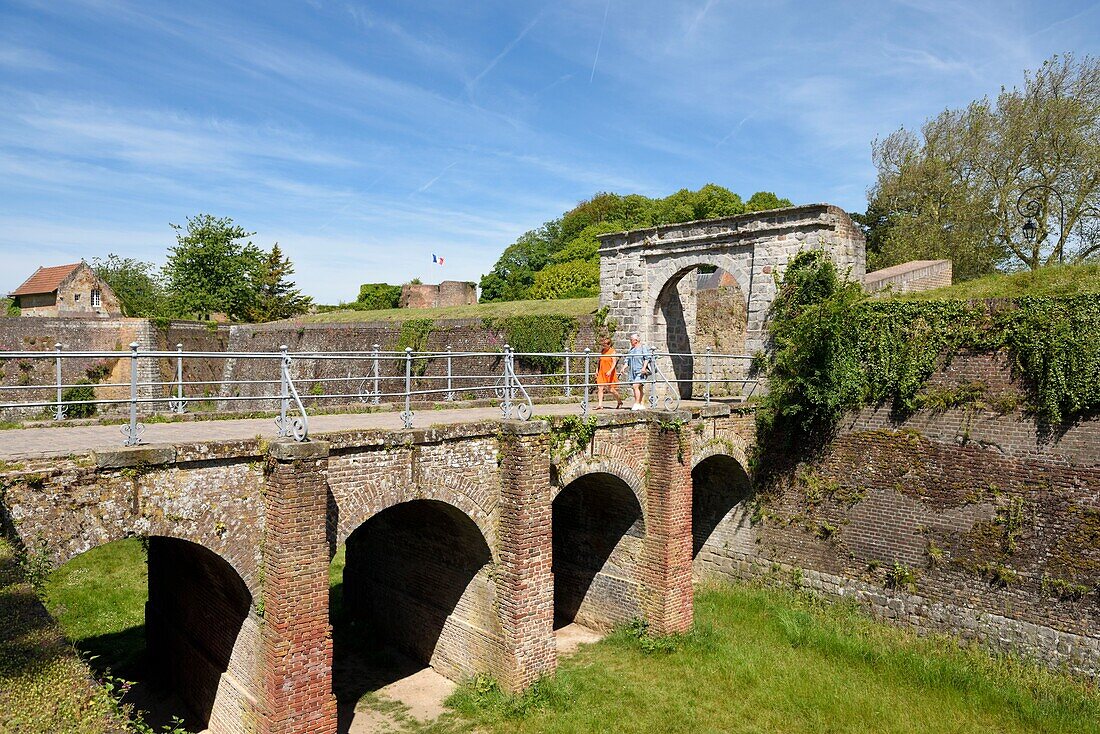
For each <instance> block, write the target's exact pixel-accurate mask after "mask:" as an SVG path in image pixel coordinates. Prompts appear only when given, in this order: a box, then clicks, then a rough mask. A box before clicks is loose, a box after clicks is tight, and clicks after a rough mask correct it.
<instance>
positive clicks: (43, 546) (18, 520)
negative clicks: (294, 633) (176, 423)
mask: <svg viewBox="0 0 1100 734" xmlns="http://www.w3.org/2000/svg"><path fill="white" fill-rule="evenodd" d="M204 471H205V468H204V467H200V468H196V469H192V470H190V480H189V479H188V478H187V476H186V475H185V474H184V473H182V472H179V471H175V470H170V469H162V468H158V469H155V470H151V471H148V472H144V473H137V474H124V473H121V472H119V473H111V472H101V471H96V470H95V469H92V468H78V469H76V471H75V472H73V471H72V470H69V469H67V467H56V466H55V467H51V468H49V469H47V470H44V471H37V472H33V473H25V472H24V473H20V474H13V475H9V476H7V477H6V478H5V479H4V481H5V482H7V483H8V485H9V491H8V494H7V497H6V498H5V502H6V507H3V508H0V525H5V526H8V527H9V529H10V530H11V531H13V532H14V534H15V535H16V536H17V537H18V538H19V541H20V542H21V543H22V544H23V545H24V546H25V547H26V548H28V549H29V550H30V551H32V552H39V553H45V555H47V556H48V557H49V559H50V561H51V563H52V564H53V565H54V566H55V567H56V566H60V565H62V564H64V563H67V562H68V561H70V560H72V559H73V558H75V557H76V556H78V555H80V554H82V553H85V552H87V551H90V550H92V549H93V548H96V547H99V546H102V545H107V544H108V543H113V542H116V541H119V540H125V539H127V538H133V537H144V536H149V537H154V536H155V537H163V538H171V539H175V540H183V541H187V542H189V543H193V544H195V545H198V546H200V547H202V548H204V549H206V550H208V551H211V552H212V553H214V554H215V555H217V556H219V557H220V558H222V559H223V560H225V561H226V563H227V564H228V565H229V566H230V567H231V568H232V569H233V570H234V571H235V572H236V573H237V575H238V576H239V577H240V578H241V579H242V580H243V581H244V583H245V585H246V586H247V588H248V591H249V593H251V594H252V596H253V597H254V598H258V595H259V589H260V582H259V567H258V563H259V557H258V553H259V551H258V548H259V547H260V534H261V533H262V530H263V515H264V513H263V507H262V502H261V500H260V493H259V492H258V491H256V487H255V485H254V484H253V482H255V481H256V480H257V478H259V479H260V480H261V481H262V475H261V474H260V472H259V470H256V471H252V470H251V469H250V468H249V467H248V465H246V464H240V465H237V466H236V467H234V468H233V469H231V470H230V471H229V472H227V471H226V470H225V468H224V467H222V468H220V469H219V472H220V473H215V474H210V475H205V476H204V474H203V473H204ZM216 476H221V477H226V476H228V477H229V480H228V481H229V482H230V484H231V486H225V485H216V484H214V483H213V480H214V478H215V477H216ZM195 487H200V488H201V491H199V490H195V489H194V488H195ZM58 502H63V503H64V507H63V512H61V513H60V514H59V513H58V507H57V503H58Z"/></svg>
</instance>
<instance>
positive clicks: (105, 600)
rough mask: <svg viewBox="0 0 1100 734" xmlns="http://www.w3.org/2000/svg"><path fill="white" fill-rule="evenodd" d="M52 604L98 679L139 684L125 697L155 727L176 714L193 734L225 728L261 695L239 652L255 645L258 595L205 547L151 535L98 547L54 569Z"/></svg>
mask: <svg viewBox="0 0 1100 734" xmlns="http://www.w3.org/2000/svg"><path fill="white" fill-rule="evenodd" d="M46 606H47V608H48V610H49V611H50V613H51V614H53V615H54V616H55V617H56V618H57V619H58V621H59V622H60V624H61V627H62V629H63V630H64V631H65V634H66V636H67V637H68V638H69V639H70V640H71V641H72V642H73V644H74V645H75V646H76V648H77V649H78V650H80V651H81V652H82V653H83V654H84V655H85V656H86V658H87V659H88V660H89V663H90V665H91V667H92V669H93V672H94V673H95V674H96V675H97V676H98V677H103V676H105V675H107V674H108V671H109V674H110V675H112V676H114V677H116V678H121V679H123V680H127V681H131V682H134V683H135V685H134V686H133V688H132V689H131V690H130V691H129V692H128V693H127V694H126V695H125V696H124V698H123V702H124V703H129V704H132V705H133V706H134V708H135V710H138V711H144V712H146V714H145V716H144V718H145V721H146V723H147V724H149V725H151V726H153V727H154V728H156V729H158V730H159V729H160V727H161V726H163V725H164V724H168V723H169V722H170V721H171V720H172V718H173V717H179V718H181V719H183V721H184V725H185V727H186V729H187V730H188V731H195V732H197V731H202V730H204V729H207V728H210V729H212V730H216V731H220V730H223V729H224V727H222V726H221V725H222V724H223V723H224V722H226V721H233V720H234V719H236V720H238V721H239V720H240V718H241V711H240V708H239V701H240V699H241V698H243V697H244V696H247V695H253V696H254V692H253V691H252V690H251V688H250V686H251V685H252V682H253V681H252V680H251V678H250V673H249V670H248V669H247V668H246V667H244V666H243V665H242V666H241V667H242V669H241V670H236V671H234V670H233V668H234V664H235V661H236V660H238V659H243V658H247V657H248V656H247V655H244V656H235V655H234V650H237V649H241V648H246V647H248V646H249V645H250V644H258V629H259V628H258V625H257V624H256V621H255V619H252V620H250V622H251V623H248V624H246V622H249V619H248V618H249V613H250V610H251V607H252V595H251V594H250V593H249V591H248V588H247V586H245V583H244V581H243V580H242V579H241V577H240V576H239V575H238V574H237V572H236V571H235V570H234V569H233V567H232V566H230V565H229V563H228V562H226V561H225V560H224V559H223V558H222V557H221V556H219V555H217V554H216V553H214V552H212V551H210V550H208V549H206V548H204V547H202V546H200V545H197V544H195V543H191V542H189V541H186V540H180V539H177V538H167V537H159V536H154V537H150V538H148V539H147V540H145V541H143V540H141V539H138V538H128V539H125V540H118V541H115V542H112V543H107V544H105V545H101V546H97V547H96V548H93V549H91V550H89V551H87V552H85V553H82V554H80V555H79V556H76V557H75V558H73V559H71V560H69V561H68V562H67V563H64V564H62V566H61V567H59V568H58V569H57V570H55V571H54V572H53V573H52V574H51V576H50V578H49V580H48V582H47V585H46ZM249 638H251V639H249ZM227 672H228V673H230V675H228V676H227V675H226V673H227ZM242 694H244V695H243V696H242Z"/></svg>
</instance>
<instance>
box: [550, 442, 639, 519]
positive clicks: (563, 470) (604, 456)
mask: <svg viewBox="0 0 1100 734" xmlns="http://www.w3.org/2000/svg"><path fill="white" fill-rule="evenodd" d="M600 449H601V452H600V453H597V454H592V455H588V454H585V453H578V454H574V455H573V456H572V457H570V458H569V459H568V460H567V461H566V463H565V464H562V465H555V468H556V469H557V474H558V480H557V483H556V484H552V485H551V487H550V500H551V501H553V500H554V499H555V498H556V497H557V496H558V494H559V493H561V491H562V490H563V489H565V488H566V487H568V486H569V485H570V484H572V483H573V482H574V481H576V480H577V479H579V478H581V477H583V476H584V475H585V474H610V475H611V476H613V477H616V478H618V479H620V480H622V482H623V483H624V484H626V486H628V487H629V488H630V491H631V492H633V493H634V497H635V498H636V499H637V500H638V506H639V507H641V508H642V515H643V520H644V519H645V517H644V515H645V482H644V481H643V479H642V477H641V475H639V474H638V472H637V470H636V469H634V467H633V466H632V463H631V459H632V458H633V461H634V462H635V463H636V462H637V458H638V457H631V456H629V455H628V454H627V452H626V450H625V449H623V448H622V447H620V446H603V447H600Z"/></svg>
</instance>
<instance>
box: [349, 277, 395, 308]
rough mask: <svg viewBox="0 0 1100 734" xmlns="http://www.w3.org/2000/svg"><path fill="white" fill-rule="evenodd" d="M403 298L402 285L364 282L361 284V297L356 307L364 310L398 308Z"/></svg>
mask: <svg viewBox="0 0 1100 734" xmlns="http://www.w3.org/2000/svg"><path fill="white" fill-rule="evenodd" d="M400 300H401V286H399V285H390V284H389V283H364V284H363V285H361V286H359V298H357V299H355V307H356V308H357V309H358V310H362V311H381V310H383V309H387V308H397V304H398V303H399V302H400Z"/></svg>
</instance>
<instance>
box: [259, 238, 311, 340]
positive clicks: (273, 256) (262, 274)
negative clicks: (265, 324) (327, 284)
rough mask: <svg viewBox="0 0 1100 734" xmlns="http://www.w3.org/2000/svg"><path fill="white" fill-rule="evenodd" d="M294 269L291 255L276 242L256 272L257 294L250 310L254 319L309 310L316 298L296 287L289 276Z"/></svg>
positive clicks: (270, 318) (276, 316)
mask: <svg viewBox="0 0 1100 734" xmlns="http://www.w3.org/2000/svg"><path fill="white" fill-rule="evenodd" d="M293 273H294V265H292V264H291V262H290V258H288V257H283V251H282V250H281V249H280V248H279V243H278V242H276V243H275V244H274V245H273V246H272V247H271V252H268V253H266V254H265V255H264V256H263V257H262V258H261V260H260V263H259V268H258V270H257V272H256V277H255V286H256V294H255V298H254V299H253V306H252V308H251V310H250V312H249V317H250V318H249V320H250V321H258V322H262V321H275V320H277V319H288V318H290V317H291V316H298V315H300V314H303V313H305V312H306V311H308V310H309V308H310V306H311V305H313V299H312V298H310V297H309V296H303V295H302V292H301V291H300V290H299V289H297V288H295V287H294V283H293V282H292V281H291V280H289V277H290V276H291V275H292V274H293Z"/></svg>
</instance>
